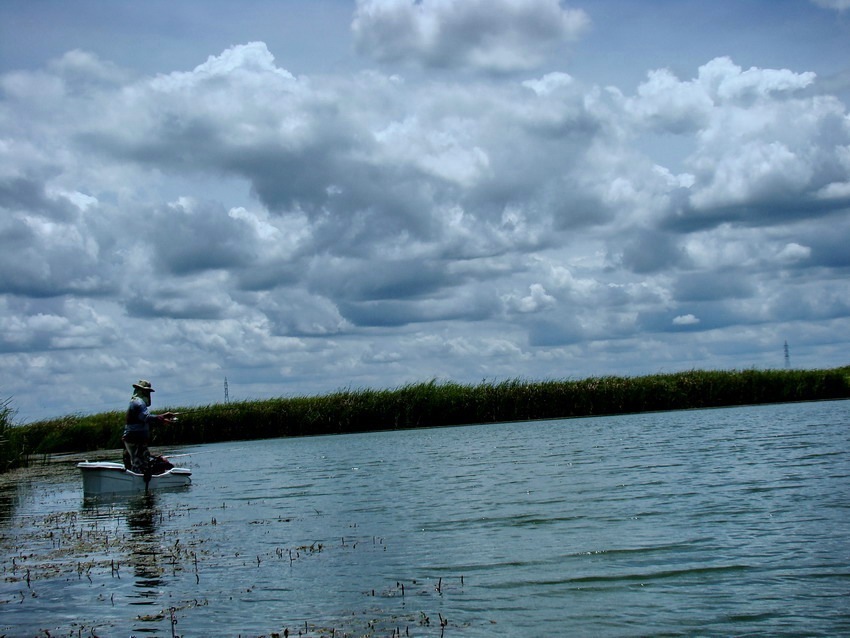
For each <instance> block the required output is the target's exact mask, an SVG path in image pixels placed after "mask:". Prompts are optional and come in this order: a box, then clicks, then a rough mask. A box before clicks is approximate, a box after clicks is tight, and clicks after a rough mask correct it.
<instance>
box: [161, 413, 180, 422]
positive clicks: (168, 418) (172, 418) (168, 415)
mask: <svg viewBox="0 0 850 638" xmlns="http://www.w3.org/2000/svg"><path fill="white" fill-rule="evenodd" d="M159 416H160V417H161V418H162V420H163V421H165V422H166V423H171V422H172V421H175V420H176V419H177V415H176V414H174V412H163V413H162V414H160V415H159Z"/></svg>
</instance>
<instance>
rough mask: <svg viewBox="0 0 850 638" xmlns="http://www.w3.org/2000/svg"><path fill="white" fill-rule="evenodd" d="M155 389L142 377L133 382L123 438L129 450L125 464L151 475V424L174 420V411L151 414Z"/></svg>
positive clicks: (134, 469) (137, 471) (134, 470)
mask: <svg viewBox="0 0 850 638" xmlns="http://www.w3.org/2000/svg"><path fill="white" fill-rule="evenodd" d="M153 391H154V389H153V387H151V382H150V381H145V380H144V379H140V380H139V382H138V383H134V384H133V396H132V397H131V398H130V406H129V407H128V408H127V425H126V426H125V427H124V436H122V437H121V440H122V441H123V442H124V447H125V448H126V450H127V456H129V458H127V456H125V460H124V466H125V467H127V466H128V465H129V467H128V468H127V469H129V470H131V471H133V472H136V473H138V474H144V475H145V476H149V475H150V474H151V462H152V461H153V459H152V458H151V453H150V450H149V449H148V443H149V442H150V437H151V425H153V424H156V423H170V422H171V421H173V420H174V417H175V414H174V413H173V412H165V413H163V414H151V413H150V411H149V410H148V408H149V407H150V405H151V393H152V392H153Z"/></svg>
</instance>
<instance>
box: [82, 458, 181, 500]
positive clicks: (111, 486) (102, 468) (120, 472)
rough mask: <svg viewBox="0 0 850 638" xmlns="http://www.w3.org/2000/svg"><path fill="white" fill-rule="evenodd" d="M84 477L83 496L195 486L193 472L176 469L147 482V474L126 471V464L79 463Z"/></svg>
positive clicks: (155, 476)
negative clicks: (192, 484) (145, 475)
mask: <svg viewBox="0 0 850 638" xmlns="http://www.w3.org/2000/svg"><path fill="white" fill-rule="evenodd" d="M77 467H78V468H80V472H81V473H82V475H83V492H84V493H85V494H87V495H102V494H134V493H137V492H146V491H148V490H156V489H163V488H174V487H184V486H186V485H190V484H191V483H192V478H191V477H192V471H191V470H188V469H186V468H183V467H173V468H171V469H170V470H166V471H165V472H163V473H162V474H154V475H153V476H151V477H150V479H149V480H148V481H147V482H146V481H145V477H144V475H143V474H136V473H135V472H131V471H130V470H125V469H124V465H123V464H122V463H111V462H109V461H97V462H89V461H83V462H82V463H77Z"/></svg>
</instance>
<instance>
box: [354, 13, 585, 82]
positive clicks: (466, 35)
mask: <svg viewBox="0 0 850 638" xmlns="http://www.w3.org/2000/svg"><path fill="white" fill-rule="evenodd" d="M589 22H590V20H589V18H588V16H587V14H586V13H585V12H584V11H583V10H581V9H570V8H566V7H563V6H562V5H561V3H559V2H558V0H424V1H423V2H415V1H414V0H358V2H357V9H356V11H355V14H354V20H353V22H352V25H351V28H352V31H353V33H354V38H355V43H356V45H357V47H358V50H359V51H361V52H362V53H365V54H368V55H370V56H372V57H374V58H375V59H376V60H378V61H380V62H389V63H399V62H401V63H404V62H413V63H416V64H420V65H422V66H426V67H437V68H441V67H442V68H473V69H480V70H484V71H489V72H511V71H520V70H528V69H532V68H535V67H537V66H538V65H539V64H540V63H541V62H542V60H543V59H544V54H545V53H547V52H548V51H549V50H551V49H552V48H554V47H556V46H557V45H558V44H561V43H563V42H565V41H570V40H574V39H576V38H577V37H578V36H579V35H580V34H581V33H582V32H583V31H584V30H585V29H586V28H587V26H588V24H589Z"/></svg>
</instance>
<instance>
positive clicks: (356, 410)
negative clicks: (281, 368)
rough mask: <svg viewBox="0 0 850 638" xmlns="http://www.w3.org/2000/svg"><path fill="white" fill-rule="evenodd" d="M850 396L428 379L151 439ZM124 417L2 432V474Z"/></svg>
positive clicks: (200, 413) (671, 380) (842, 386)
mask: <svg viewBox="0 0 850 638" xmlns="http://www.w3.org/2000/svg"><path fill="white" fill-rule="evenodd" d="M846 398H850V366H845V367H842V368H834V369H828V370H740V371H703V370H691V371H687V372H679V373H670V374H658V375H650V376H641V377H619V376H606V377H591V378H587V379H582V380H561V381H557V380H553V381H525V380H520V379H515V380H510V381H503V382H500V383H486V382H485V383H482V384H478V385H464V384H459V383H453V382H443V383H440V382H437V381H431V382H427V383H418V384H410V385H406V386H402V387H399V388H396V389H391V390H372V389H361V390H351V389H344V390H339V391H337V392H333V393H330V394H327V395H321V396H316V397H292V398H272V399H267V400H258V401H242V402H230V403H220V404H212V405H207V406H201V407H190V408H181V407H174V406H172V407H162V408H160V410H161V411H165V410H169V409H170V410H172V411H176V412H184V414H183V415H181V417H180V419H179V421H178V422H177V423H174V424H170V425H164V426H161V427H159V428H157V429H156V432H155V433H154V444H155V445H171V446H173V445H189V444H199V443H213V442H219V441H235V440H250V439H263V438H277V437H288V436H310V435H321V434H346V433H353V432H366V431H381V430H396V429H407V428H418V427H436V426H447V425H465V424H486V423H497V422H506V421H534V420H540V419H558V418H569V417H581V416H602V415H612V414H629V413H638V412H656V411H666V410H684V409H695V408H713V407H724V406H735V405H754V404H766V403H787V402H795V401H817V400H827V399H846ZM123 423H124V411H123V410H121V411H113V412H104V413H99V414H93V415H68V416H64V417H61V418H57V419H49V420H44V421H37V422H33V423H30V424H26V425H20V426H15V427H6V428H5V431H4V432H3V433H0V435H2V436H0V460H3V461H4V463H3V467H0V471H4V470H6V469H10V468H12V467H15V466H20V465H22V464H26V461H27V459H28V458H29V457H31V456H33V455H46V454H53V453H62V452H86V451H90V450H98V449H115V448H120V447H121V433H122V431H123V427H124V425H123Z"/></svg>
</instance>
